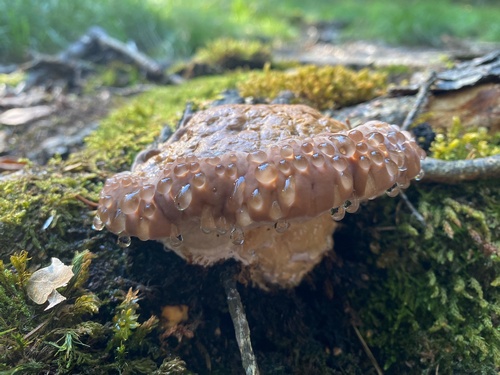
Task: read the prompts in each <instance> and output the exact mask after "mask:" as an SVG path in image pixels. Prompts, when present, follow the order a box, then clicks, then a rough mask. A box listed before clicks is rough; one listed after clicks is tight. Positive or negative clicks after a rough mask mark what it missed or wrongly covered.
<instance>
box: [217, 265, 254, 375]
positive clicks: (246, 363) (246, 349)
mask: <svg viewBox="0 0 500 375" xmlns="http://www.w3.org/2000/svg"><path fill="white" fill-rule="evenodd" d="M222 283H223V285H224V290H225V291H226V296H227V305H228V307H229V313H230V314H231V319H232V320H233V325H234V331H235V334H236V341H237V342H238V347H239V349H240V353H241V361H242V363H243V368H244V370H245V374H246V375H259V368H258V366H257V360H256V359H255V355H254V353H253V348H252V342H251V341H250V328H249V326H248V321H247V317H246V315H245V309H244V308H243V304H242V303H241V297H240V293H239V292H238V289H237V288H236V281H235V280H234V277H233V276H232V275H231V274H230V273H225V274H224V275H223V280H222Z"/></svg>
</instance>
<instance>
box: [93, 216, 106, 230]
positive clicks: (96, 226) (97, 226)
mask: <svg viewBox="0 0 500 375" xmlns="http://www.w3.org/2000/svg"><path fill="white" fill-rule="evenodd" d="M103 228H104V223H103V222H102V220H101V218H100V217H99V215H95V216H94V220H93V221H92V229H94V230H98V231H101V230H103Z"/></svg>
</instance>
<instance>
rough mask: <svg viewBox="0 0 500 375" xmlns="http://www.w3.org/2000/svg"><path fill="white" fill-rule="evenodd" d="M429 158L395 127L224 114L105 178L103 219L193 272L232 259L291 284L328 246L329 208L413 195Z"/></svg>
mask: <svg viewBox="0 0 500 375" xmlns="http://www.w3.org/2000/svg"><path fill="white" fill-rule="evenodd" d="M424 156H425V153H424V152H423V151H422V150H421V149H420V148H419V147H418V146H417V144H416V143H415V142H414V140H413V138H412V137H411V135H410V134H409V133H408V132H406V131H400V130H399V128H398V127H397V126H394V125H389V124H386V123H382V122H378V121H372V122H369V123H366V124H364V125H362V126H359V127H358V128H356V129H353V130H348V128H347V126H346V125H344V124H342V123H340V122H338V121H335V120H333V119H330V118H328V117H325V116H323V115H322V114H321V113H319V112H317V111H316V110H314V109H312V108H309V107H307V106H303V105H223V106H219V107H214V108H211V109H208V110H205V111H200V112H198V113H196V114H194V115H193V117H192V118H191V119H190V120H189V121H188V122H187V124H186V125H185V126H183V127H181V128H180V129H178V130H177V131H176V132H175V133H174V134H173V136H172V137H171V138H170V140H169V141H167V142H166V143H164V144H161V145H159V147H158V149H155V150H147V151H146V152H145V153H143V154H141V155H140V157H138V159H137V160H136V163H135V165H134V167H133V170H132V171H131V172H122V173H120V174H118V175H116V176H114V177H111V178H110V179H108V180H107V181H106V184H105V186H104V189H103V191H102V193H101V197H100V202H99V209H98V216H97V218H96V219H97V222H98V223H99V225H98V226H101V227H102V226H103V225H105V226H106V227H107V228H108V229H109V230H111V231H112V232H114V233H117V234H119V235H120V236H123V237H125V238H127V237H130V236H135V237H139V238H140V239H141V240H148V239H154V240H158V241H161V242H163V243H164V244H165V245H166V246H167V247H169V248H171V249H172V250H174V251H175V252H176V253H178V254H179V255H181V256H182V257H183V258H185V259H187V260H188V261H190V262H192V263H195V264H202V265H210V264H212V263H214V262H216V261H219V260H222V259H228V258H235V259H237V260H239V261H241V262H243V263H244V264H246V265H248V266H250V269H251V275H252V279H253V280H254V281H255V282H257V283H258V284H259V285H261V286H265V285H266V284H267V283H277V284H279V285H282V286H293V285H296V284H297V283H298V282H300V280H301V279H302V277H303V275H304V274H305V273H307V272H308V271H309V270H310V269H311V268H312V267H313V266H314V265H315V264H317V263H318V262H319V261H320V260H321V256H322V254H323V253H324V252H325V251H326V250H329V249H331V247H332V236H331V234H332V232H333V230H334V228H335V222H334V221H333V220H332V219H331V216H330V214H331V213H332V212H331V210H332V209H334V217H335V218H341V217H342V216H343V213H344V212H345V210H347V211H355V209H356V208H357V206H358V204H359V201H360V200H366V199H373V198H375V197H377V196H379V195H381V194H383V193H384V192H385V191H386V190H387V189H391V188H393V190H392V192H397V191H398V189H399V188H400V187H407V186H408V184H409V182H410V180H411V179H412V178H414V177H415V176H417V175H418V174H419V173H420V160H421V159H422V158H423V157H424ZM125 242H127V241H125Z"/></svg>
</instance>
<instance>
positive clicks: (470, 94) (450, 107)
mask: <svg viewBox="0 0 500 375" xmlns="http://www.w3.org/2000/svg"><path fill="white" fill-rule="evenodd" d="M427 112H428V113H429V118H428V119H426V120H427V121H428V122H429V124H430V125H431V126H432V127H433V128H434V129H448V128H450V127H451V126H452V124H453V121H452V118H453V117H455V116H458V117H459V118H460V122H461V124H462V126H463V127H464V128H466V129H468V128H477V127H485V128H487V129H488V130H489V132H490V134H492V133H495V132H498V131H500V84H499V83H487V84H481V85H476V86H473V87H469V88H464V89H462V90H458V91H452V92H447V93H443V94H440V95H437V94H436V95H435V96H434V97H432V98H431V100H430V102H429V106H428V108H427Z"/></svg>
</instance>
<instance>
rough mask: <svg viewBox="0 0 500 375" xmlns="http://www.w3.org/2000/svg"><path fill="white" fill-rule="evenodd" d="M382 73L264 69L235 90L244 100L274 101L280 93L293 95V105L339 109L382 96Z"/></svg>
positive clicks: (337, 68)
mask: <svg viewBox="0 0 500 375" xmlns="http://www.w3.org/2000/svg"><path fill="white" fill-rule="evenodd" d="M385 85H386V74H385V73H374V72H370V71H369V70H368V69H362V70H360V71H358V72H356V71H354V70H351V69H348V68H345V67H343V66H325V67H317V66H313V65H308V66H304V67H301V68H298V69H295V70H292V71H288V72H281V71H274V70H271V69H270V66H269V65H268V66H266V68H265V69H264V71H263V72H258V73H257V72H255V73H252V74H250V76H249V77H248V79H247V80H245V81H243V82H241V83H240V84H239V85H238V88H239V89H240V91H241V94H242V95H243V96H252V97H256V98H269V99H273V98H275V97H276V96H278V94H279V93H280V92H282V91H285V90H288V91H291V92H293V94H294V95H295V102H297V103H305V104H308V105H311V106H313V107H316V108H318V109H321V110H322V109H329V108H330V109H331V108H339V107H344V106H348V105H353V104H356V103H360V102H363V101H366V100H369V99H372V98H374V97H375V96H378V95H380V94H382V93H383V91H384V88H385Z"/></svg>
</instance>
